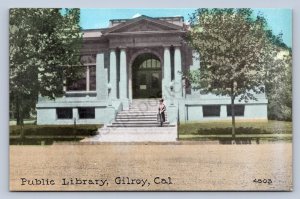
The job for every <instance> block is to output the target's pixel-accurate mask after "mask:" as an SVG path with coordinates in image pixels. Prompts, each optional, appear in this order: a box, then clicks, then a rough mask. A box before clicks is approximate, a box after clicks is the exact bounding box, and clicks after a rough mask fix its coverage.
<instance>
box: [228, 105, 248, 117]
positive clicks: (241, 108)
mask: <svg viewBox="0 0 300 199" xmlns="http://www.w3.org/2000/svg"><path fill="white" fill-rule="evenodd" d="M244 113H245V105H240V104H239V105H234V115H235V116H244ZM231 114H232V113H231V105H227V116H231Z"/></svg>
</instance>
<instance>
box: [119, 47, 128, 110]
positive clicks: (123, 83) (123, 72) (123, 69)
mask: <svg viewBox="0 0 300 199" xmlns="http://www.w3.org/2000/svg"><path fill="white" fill-rule="evenodd" d="M127 84H128V77H127V59H126V49H125V48H121V50H120V82H119V93H120V99H121V101H122V104H123V110H128V109H129V100H128V95H127V93H128V87H127Z"/></svg>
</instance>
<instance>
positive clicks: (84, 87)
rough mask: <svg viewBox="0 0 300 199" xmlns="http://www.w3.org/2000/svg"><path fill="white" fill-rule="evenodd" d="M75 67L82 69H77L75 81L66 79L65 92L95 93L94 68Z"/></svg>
mask: <svg viewBox="0 0 300 199" xmlns="http://www.w3.org/2000/svg"><path fill="white" fill-rule="evenodd" d="M77 67H83V68H80V69H78V70H79V71H80V72H79V74H78V77H77V78H76V79H67V91H95V90H96V66H95V65H85V66H77ZM87 77H89V78H87Z"/></svg>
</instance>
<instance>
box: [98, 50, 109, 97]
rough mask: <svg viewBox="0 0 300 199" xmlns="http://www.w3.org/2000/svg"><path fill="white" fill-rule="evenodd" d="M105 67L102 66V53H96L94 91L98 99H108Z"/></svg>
mask: <svg viewBox="0 0 300 199" xmlns="http://www.w3.org/2000/svg"><path fill="white" fill-rule="evenodd" d="M107 83H108V81H107V69H106V68H104V54H103V53H101V54H97V58H96V92H97V99H98V100H107V99H108V88H107Z"/></svg>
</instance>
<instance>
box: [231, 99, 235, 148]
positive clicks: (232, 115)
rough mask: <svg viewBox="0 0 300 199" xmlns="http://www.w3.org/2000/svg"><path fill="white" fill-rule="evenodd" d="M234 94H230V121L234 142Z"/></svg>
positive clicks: (233, 140)
mask: <svg viewBox="0 0 300 199" xmlns="http://www.w3.org/2000/svg"><path fill="white" fill-rule="evenodd" d="M234 99H235V97H234V96H231V119H232V120H231V121H232V131H231V133H232V142H233V143H234V142H235V110H234Z"/></svg>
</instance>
